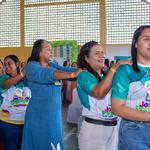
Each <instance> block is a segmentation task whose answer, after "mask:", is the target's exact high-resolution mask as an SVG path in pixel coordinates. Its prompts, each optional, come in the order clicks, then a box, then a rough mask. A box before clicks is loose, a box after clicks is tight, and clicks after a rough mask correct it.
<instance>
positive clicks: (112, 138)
mask: <svg viewBox="0 0 150 150" xmlns="http://www.w3.org/2000/svg"><path fill="white" fill-rule="evenodd" d="M78 143H79V150H117V144H118V127H117V125H116V126H103V125H97V124H93V123H88V122H86V121H85V120H84V121H83V123H82V126H81V128H80V132H79V136H78Z"/></svg>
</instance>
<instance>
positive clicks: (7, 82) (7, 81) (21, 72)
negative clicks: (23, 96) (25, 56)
mask: <svg viewBox="0 0 150 150" xmlns="http://www.w3.org/2000/svg"><path fill="white" fill-rule="evenodd" d="M24 77H25V71H24V67H22V66H21V63H20V64H19V73H18V74H17V75H16V76H14V77H9V78H7V79H5V80H4V81H3V83H2V88H3V89H7V88H10V87H11V86H12V85H15V84H17V83H18V82H19V81H20V80H22V79H24Z"/></svg>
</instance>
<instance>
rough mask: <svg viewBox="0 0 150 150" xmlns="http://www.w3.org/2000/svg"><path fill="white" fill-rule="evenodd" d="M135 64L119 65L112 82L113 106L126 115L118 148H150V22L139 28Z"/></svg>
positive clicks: (121, 127)
mask: <svg viewBox="0 0 150 150" xmlns="http://www.w3.org/2000/svg"><path fill="white" fill-rule="evenodd" d="M131 56H132V62H133V64H132V66H129V65H124V66H121V67H120V68H118V70H117V72H116V74H115V76H114V80H113V86H112V110H113V113H114V114H116V115H118V116H120V117H122V120H121V124H120V129H119V145H118V150H129V149H131V150H149V149H150V142H149V139H150V134H149V132H150V25H145V26H140V27H139V28H137V29H136V31H135V32H134V35H133V39H132V46H131Z"/></svg>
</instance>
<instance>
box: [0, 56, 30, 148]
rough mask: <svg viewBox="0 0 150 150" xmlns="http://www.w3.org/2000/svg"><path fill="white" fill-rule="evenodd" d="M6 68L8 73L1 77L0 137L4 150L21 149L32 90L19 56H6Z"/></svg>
mask: <svg viewBox="0 0 150 150" xmlns="http://www.w3.org/2000/svg"><path fill="white" fill-rule="evenodd" d="M4 68H5V73H6V74H3V75H2V76H1V77H0V93H1V98H2V103H1V105H0V137H1V139H2V142H3V148H4V150H21V140H22V133H23V123H24V116H25V112H26V107H27V105H28V102H29V100H30V98H31V91H30V89H29V88H28V86H27V82H26V80H25V78H24V77H25V72H24V71H23V68H22V67H21V63H20V61H19V59H18V57H17V56H15V55H8V56H6V57H5V58H4Z"/></svg>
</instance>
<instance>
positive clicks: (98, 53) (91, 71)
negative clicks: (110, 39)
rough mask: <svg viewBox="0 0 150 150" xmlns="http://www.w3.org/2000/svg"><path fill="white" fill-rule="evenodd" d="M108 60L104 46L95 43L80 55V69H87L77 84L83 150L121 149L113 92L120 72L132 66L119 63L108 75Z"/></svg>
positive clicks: (81, 146) (81, 51) (86, 45)
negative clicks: (112, 107) (106, 61)
mask: <svg viewBox="0 0 150 150" xmlns="http://www.w3.org/2000/svg"><path fill="white" fill-rule="evenodd" d="M104 60H105V57H104V52H103V49H102V46H101V45H100V44H98V43H97V42H95V41H90V42H88V43H86V44H85V45H83V46H82V48H81V50H80V53H79V55H78V67H80V68H82V69H86V71H83V72H81V73H80V74H79V76H78V78H77V81H76V86H77V90H78V95H79V98H80V101H81V104H82V106H83V111H82V116H84V118H85V119H84V120H83V122H82V125H81V128H80V131H79V137H78V143H79V149H80V150H115V148H116V145H117V132H118V130H117V129H118V128H117V117H116V116H114V115H113V114H112V112H111V105H110V95H111V93H110V89H111V85H112V78H113V76H114V73H115V71H116V69H117V68H118V67H119V65H120V64H124V63H130V62H129V61H120V62H118V63H117V64H115V65H113V66H112V68H111V69H110V70H109V72H108V73H107V74H106V75H105V74H104V73H103V72H102V68H103V66H104Z"/></svg>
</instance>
